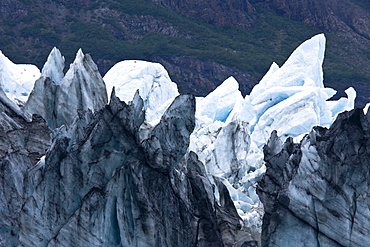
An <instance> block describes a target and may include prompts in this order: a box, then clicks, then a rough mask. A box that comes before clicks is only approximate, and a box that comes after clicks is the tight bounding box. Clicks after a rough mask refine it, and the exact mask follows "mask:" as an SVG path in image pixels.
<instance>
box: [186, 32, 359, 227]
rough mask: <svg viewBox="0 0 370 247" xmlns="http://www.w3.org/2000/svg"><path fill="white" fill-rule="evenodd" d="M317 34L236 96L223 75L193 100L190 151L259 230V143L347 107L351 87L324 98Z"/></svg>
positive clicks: (326, 122)
mask: <svg viewBox="0 0 370 247" xmlns="http://www.w3.org/2000/svg"><path fill="white" fill-rule="evenodd" d="M324 51H325V37H324V35H323V34H319V35H316V36H314V37H313V38H311V39H309V40H307V41H306V42H304V43H303V44H302V45H300V46H299V47H298V48H297V49H296V50H295V51H294V52H293V53H292V54H291V56H290V57H289V58H288V60H287V61H286V62H285V63H284V64H283V65H282V66H281V67H280V68H279V66H278V65H277V64H276V63H273V64H272V65H271V67H270V69H269V71H268V72H267V73H266V75H265V76H264V77H263V79H262V80H261V81H260V83H259V84H257V85H256V86H255V87H254V88H253V89H252V91H251V93H250V95H247V96H246V97H245V98H244V99H243V98H242V96H241V94H240V92H239V90H238V83H237V81H236V80H235V79H233V78H229V79H227V80H226V81H225V82H224V83H222V84H221V85H220V86H219V87H218V88H216V89H215V90H214V91H213V92H211V93H210V94H209V95H207V96H206V97H204V98H198V99H197V112H196V121H197V122H196V129H195V130H194V132H193V134H192V135H191V143H190V147H189V148H190V150H192V151H194V152H196V153H197V154H198V156H199V159H200V160H201V161H202V162H203V163H204V164H205V166H206V169H207V172H208V173H209V174H210V175H212V176H217V177H220V178H222V179H223V182H224V184H226V185H227V187H228V189H229V192H230V194H231V197H232V199H233V201H234V204H235V206H236V208H237V211H238V213H239V214H240V216H241V217H242V218H243V219H244V223H245V226H246V227H250V228H251V229H254V228H256V229H261V224H262V222H261V217H262V214H263V211H262V208H261V206H260V201H259V198H258V197H257V195H256V192H255V186H256V185H255V184H256V182H257V181H258V180H259V179H261V176H262V175H263V174H264V173H265V170H266V168H265V166H264V162H263V153H262V147H263V145H264V144H265V143H266V142H267V140H268V139H269V137H270V135H271V132H272V131H273V130H277V135H278V137H280V138H282V139H284V140H285V138H287V137H293V138H296V140H298V141H299V140H300V139H301V138H302V137H303V136H304V135H305V134H306V133H309V132H310V131H311V129H312V127H314V126H317V125H321V126H325V127H329V126H330V125H331V124H332V123H333V121H334V120H335V118H336V116H337V115H338V113H340V112H343V111H345V110H350V109H353V107H354V100H355V97H356V92H355V90H354V89H353V88H349V89H347V90H346V93H347V98H341V99H339V100H337V101H328V99H329V98H331V97H332V96H333V95H334V94H335V93H336V91H335V90H334V89H331V88H325V87H324V84H323V71H322V63H323V59H324Z"/></svg>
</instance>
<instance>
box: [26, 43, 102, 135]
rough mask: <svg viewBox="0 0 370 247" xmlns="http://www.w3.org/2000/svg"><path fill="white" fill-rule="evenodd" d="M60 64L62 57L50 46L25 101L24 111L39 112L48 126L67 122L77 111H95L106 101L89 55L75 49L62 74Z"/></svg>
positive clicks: (100, 78)
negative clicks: (67, 67)
mask: <svg viewBox="0 0 370 247" xmlns="http://www.w3.org/2000/svg"><path fill="white" fill-rule="evenodd" d="M63 64H64V58H63V57H62V56H61V54H60V52H59V50H57V49H56V48H54V49H53V50H52V51H51V53H50V55H49V57H48V60H47V62H46V64H45V66H44V68H43V70H42V76H41V77H40V79H38V80H37V81H36V83H35V87H34V89H33V91H32V92H31V94H30V97H29V98H28V100H27V102H26V104H25V109H26V110H27V111H29V112H30V113H32V114H39V115H41V116H42V117H43V118H44V119H45V120H46V121H47V123H48V124H49V126H50V127H51V128H56V127H60V126H62V125H63V124H68V125H69V124H71V123H72V121H73V119H74V118H75V116H76V114H77V112H78V110H87V109H90V110H91V111H93V112H95V111H98V110H100V109H101V108H103V107H104V106H105V105H106V104H107V103H108V96H107V91H106V87H105V84H104V81H103V78H102V77H101V75H100V73H99V71H98V67H97V66H96V64H95V63H94V61H93V60H92V58H91V56H90V55H88V54H87V55H85V54H83V52H82V50H81V49H80V50H78V52H77V54H76V58H75V60H74V62H73V63H72V64H71V65H70V68H69V70H68V71H67V73H66V74H65V75H64V76H63ZM61 78H62V79H61Z"/></svg>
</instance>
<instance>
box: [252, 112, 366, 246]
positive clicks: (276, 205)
mask: <svg viewBox="0 0 370 247" xmlns="http://www.w3.org/2000/svg"><path fill="white" fill-rule="evenodd" d="M369 136H370V119H369V115H364V114H363V112H362V110H361V109H355V110H352V111H350V112H345V113H341V114H340V115H339V116H338V118H337V120H336V121H335V122H334V124H333V125H332V126H331V127H330V128H329V129H327V128H323V127H315V128H314V129H313V130H312V131H311V132H310V134H309V135H306V136H305V137H304V138H303V140H302V142H300V143H299V144H294V143H293V141H292V139H287V140H286V141H285V143H284V142H282V141H281V140H280V139H279V138H277V136H276V132H273V133H272V135H271V138H270V139H269V141H268V143H267V145H266V146H265V148H264V154H265V161H266V166H267V172H266V174H265V175H264V176H263V179H262V180H261V181H260V182H259V187H258V194H259V196H260V198H261V201H262V202H263V204H264V208H265V216H264V218H263V231H262V246H266V247H268V246H297V247H299V246H331V247H334V246H335V247H337V246H368V244H369V242H370V237H369V236H370V223H369V222H370V221H369V217H370V211H369V205H370V196H369V193H368V191H369V158H370V157H369V155H370V151H369V145H370V142H369V141H370V139H369Z"/></svg>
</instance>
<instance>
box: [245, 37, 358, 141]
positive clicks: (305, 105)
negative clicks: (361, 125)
mask: <svg viewBox="0 0 370 247" xmlns="http://www.w3.org/2000/svg"><path fill="white" fill-rule="evenodd" d="M324 52H325V36H324V35H323V34H319V35H316V36H314V37H313V38H311V39H309V40H307V41H306V42H304V43H303V44H302V45H300V46H299V47H298V48H297V49H296V50H295V51H294V52H293V53H292V54H291V55H290V57H289V58H288V60H287V61H286V62H285V63H284V64H283V66H281V68H278V66H277V65H276V64H273V65H272V66H271V68H270V70H269V71H268V73H267V74H266V76H264V77H263V78H262V80H261V81H260V83H259V84H257V85H256V86H255V87H254V88H253V89H252V91H251V93H250V95H249V97H248V99H247V100H249V102H250V104H251V105H252V107H253V110H254V112H255V118H254V119H253V120H252V121H251V138H252V140H253V141H255V142H256V143H257V144H258V146H263V145H264V144H265V143H266V141H267V140H268V138H269V136H270V133H271V132H272V131H273V130H277V133H278V136H279V137H282V138H286V137H293V138H294V137H297V136H300V135H302V134H304V133H308V132H309V131H310V130H311V128H312V127H313V126H316V125H321V126H325V127H329V126H330V125H331V123H332V122H333V121H334V120H335V118H336V116H337V115H338V113H340V112H342V111H345V110H350V109H353V107H354V100H355V98H356V92H355V90H354V89H353V88H349V89H347V90H346V93H347V95H348V98H341V99H339V100H338V101H328V99H329V98H331V97H332V96H333V95H334V94H335V93H336V91H335V90H334V89H331V88H325V87H324V84H323V71H322V63H323V59H324Z"/></svg>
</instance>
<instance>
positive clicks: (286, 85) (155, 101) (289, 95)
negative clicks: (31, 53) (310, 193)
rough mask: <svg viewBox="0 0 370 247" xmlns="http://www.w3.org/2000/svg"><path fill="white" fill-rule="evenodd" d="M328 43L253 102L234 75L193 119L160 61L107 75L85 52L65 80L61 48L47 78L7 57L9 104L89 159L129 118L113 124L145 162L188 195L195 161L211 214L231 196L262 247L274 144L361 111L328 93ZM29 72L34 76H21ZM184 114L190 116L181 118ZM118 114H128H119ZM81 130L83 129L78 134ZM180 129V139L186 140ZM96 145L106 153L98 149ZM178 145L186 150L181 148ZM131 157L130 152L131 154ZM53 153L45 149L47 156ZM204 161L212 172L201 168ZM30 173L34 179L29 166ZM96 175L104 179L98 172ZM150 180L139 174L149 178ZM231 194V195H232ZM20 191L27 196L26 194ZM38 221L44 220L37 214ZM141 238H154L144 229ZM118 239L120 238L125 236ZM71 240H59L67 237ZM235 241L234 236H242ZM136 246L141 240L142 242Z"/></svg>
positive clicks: (311, 43)
mask: <svg viewBox="0 0 370 247" xmlns="http://www.w3.org/2000/svg"><path fill="white" fill-rule="evenodd" d="M325 42H326V40H325V36H324V35H323V34H319V35H316V36H314V37H312V38H311V39H309V40H307V41H305V42H304V43H302V44H301V45H300V46H299V47H297V49H296V50H295V51H294V52H293V53H292V54H291V55H290V56H289V58H288V59H287V61H286V62H285V63H284V64H283V65H282V66H279V65H277V64H276V63H272V65H271V67H270V69H269V70H268V72H267V73H266V74H265V76H264V77H263V78H262V79H261V81H260V82H259V83H258V84H257V85H256V86H255V87H254V88H253V89H252V91H251V93H250V94H249V95H246V96H244V97H243V96H242V94H241V92H240V90H239V84H238V82H237V81H236V79H235V78H234V77H232V76H231V77H229V78H227V79H226V80H225V81H224V82H223V83H222V84H221V85H220V86H218V87H217V88H216V89H215V90H214V91H213V92H211V93H209V94H208V95H207V96H205V97H196V99H194V100H195V102H196V104H195V106H194V107H195V109H194V112H193V113H189V112H186V110H185V109H184V107H182V106H181V104H183V103H184V101H182V100H179V98H178V95H179V92H178V89H177V86H176V83H174V82H172V80H171V79H170V77H169V75H168V73H167V71H166V70H165V68H164V67H163V66H162V65H160V64H158V63H151V62H146V61H140V60H124V61H121V62H118V63H117V64H115V65H114V66H113V67H112V68H111V69H110V70H109V71H108V72H107V73H106V74H105V75H104V77H101V75H100V73H99V72H98V70H97V66H96V64H95V63H94V62H93V60H92V58H91V57H90V56H89V55H88V54H87V55H85V54H83V52H82V50H79V51H78V52H77V54H76V58H75V60H74V62H73V63H72V64H71V65H70V68H69V69H68V71H67V73H66V74H64V73H63V71H64V64H65V59H64V57H63V56H62V54H61V53H60V51H59V50H58V49H57V48H53V50H52V51H51V52H50V55H49V57H48V58H47V61H46V63H45V65H44V67H43V68H42V70H41V72H40V71H39V70H38V69H37V68H36V67H35V66H33V65H15V64H13V63H12V62H11V61H10V60H9V59H7V58H6V57H5V56H4V55H3V54H2V53H0V66H1V67H0V76H1V78H2V79H1V83H2V84H1V88H0V102H1V103H2V104H4V105H5V106H6V107H8V108H10V109H11V110H12V111H13V112H15V113H16V114H17V115H18V116H22V117H23V119H24V120H25V121H26V122H31V121H32V118H31V114H38V115H41V116H42V117H43V118H44V119H45V120H46V123H47V124H48V126H49V128H50V129H52V130H53V133H54V134H53V135H54V140H53V144H52V145H53V146H51V147H50V150H54V151H55V150H57V149H58V148H59V149H60V147H59V146H58V145H64V144H63V140H65V139H70V140H69V141H70V142H71V143H73V145H76V146H77V145H82V146H86V150H82V151H83V152H87V153H89V152H90V151H89V149H90V148H93V149H95V148H97V149H99V150H100V151H101V153H104V152H103V151H102V150H103V149H104V148H102V147H103V146H104V145H105V141H104V140H102V141H99V140H97V139H94V138H95V137H94V135H97V136H100V138H103V136H104V134H103V133H104V127H105V126H106V125H107V123H108V122H109V121H108V119H109V118H111V117H112V118H116V117H118V118H119V119H121V120H119V121H118V120H117V121H115V122H114V124H115V125H116V124H119V123H120V122H122V123H121V124H123V125H124V126H122V127H123V128H126V129H129V132H130V134H129V135H132V136H133V137H130V138H131V139H130V138H128V139H127V142H128V143H129V142H132V143H135V145H136V144H138V145H139V146H140V148H139V151H138V152H142V153H143V154H144V153H145V162H144V163H145V164H146V165H148V166H149V167H150V168H153V169H154V170H156V171H158V172H159V173H163V174H167V173H168V172H170V173H171V174H170V175H169V178H168V179H172V180H171V181H170V182H171V186H172V187H173V188H175V187H176V186H183V187H184V188H185V189H186V188H187V186H188V185H187V183H189V182H187V179H188V178H187V177H186V175H185V174H188V175H189V171H187V170H186V169H187V165H186V164H187V162H190V163H192V164H193V163H194V164H196V166H197V168H194V169H196V170H197V172H199V173H200V174H201V176H200V177H202V178H201V180H202V181H203V184H204V185H207V186H206V187H207V188H206V191H207V195H206V196H207V197H208V198H211V200H210V203H211V204H212V207H215V208H218V206H216V205H222V206H225V205H224V204H225V198H228V196H229V197H230V198H231V199H232V203H233V205H234V207H235V211H236V212H237V214H238V215H239V217H240V218H241V220H242V222H241V223H240V228H241V229H242V230H243V231H244V232H246V233H248V234H250V236H249V237H248V241H249V240H253V241H257V242H258V244H260V240H259V239H260V236H261V231H262V217H263V216H264V212H265V209H264V205H263V204H262V203H261V200H260V197H259V196H258V195H257V192H256V188H257V184H258V183H259V182H260V181H261V180H262V178H263V176H264V174H265V173H266V169H267V167H266V164H265V160H266V152H265V153H264V147H265V148H266V144H268V143H270V144H269V145H268V147H267V148H268V153H269V155H277V154H278V153H280V152H281V150H282V143H283V142H284V141H285V139H287V138H288V140H290V142H289V143H290V144H289V145H293V146H294V145H296V144H297V145H298V143H299V142H301V140H307V138H308V137H307V134H308V133H310V131H311V130H312V128H313V127H314V126H322V127H326V128H329V127H330V126H331V125H332V123H333V122H334V120H335V119H336V118H337V116H338V115H339V114H340V113H342V112H344V111H349V110H352V109H353V108H354V101H355V98H356V91H355V90H354V89H353V88H351V87H350V88H348V89H347V90H346V91H345V92H346V94H347V97H346V98H345V97H343V98H340V99H339V100H330V98H331V97H332V96H333V95H334V94H335V93H336V91H335V90H334V89H331V88H326V87H325V86H324V81H323V69H322V64H323V59H324V53H325ZM22 69H23V71H22ZM24 75H27V76H25V77H22V76H24ZM36 79H37V80H36ZM35 80H36V82H35ZM32 88H33V89H32ZM107 93H108V94H107ZM5 94H6V95H5ZM109 95H110V96H109ZM175 99H177V100H175ZM183 99H185V98H183ZM109 101H110V102H109ZM121 101H122V102H121ZM185 101H186V102H187V104H190V105H193V103H189V102H188V101H191V102H192V101H193V99H191V100H190V99H189V98H188V99H187V100H185ZM22 102H25V103H22ZM108 102H109V103H108ZM17 104H20V105H21V106H18V105H17ZM23 104H24V105H23ZM114 107H116V108H117V109H115V108H114ZM113 108H114V109H115V110H112V109H113ZM185 108H186V107H185ZM102 109H104V110H102ZM178 109H182V110H181V112H178V111H179V110H178ZM367 109H368V106H367V107H366V108H365V109H364V112H365V113H366V112H367ZM86 111H87V112H86ZM192 111H193V110H192ZM112 112H115V113H117V114H118V113H119V114H120V115H119V116H115V115H114V114H113V115H112ZM102 114H103V115H104V114H105V115H104V116H103V115H102ZM125 114H126V115H127V116H132V115H137V116H140V119H136V120H135V119H130V120H127V119H126V120H127V121H126V120H122V119H125V116H124V115H125ZM181 114H183V115H184V116H185V115H186V116H188V115H192V114H193V116H191V117H194V121H193V120H191V124H190V123H187V122H186V121H188V120H187V119H183V120H181ZM34 116H35V115H34ZM93 119H95V120H93ZM96 119H99V121H98V120H96ZM19 121H20V120H19ZM37 121H39V120H37ZM90 122H94V126H95V127H93V128H94V129H90V128H92V127H91V126H89V124H88V123H90ZM193 122H194V123H193ZM80 123H81V124H82V126H83V127H81V126H80V127H78V124H80ZM169 123H170V125H168V124H169ZM22 124H23V122H22ZM192 124H194V126H192ZM108 125H109V124H108ZM184 126H192V127H191V128H190V127H186V128H185V127H184ZM44 127H45V126H43V128H44ZM85 128H86V129H85ZM109 128H118V127H117V126H109ZM177 129H178V130H179V131H180V132H181V133H177V131H176V130H177ZM190 129H191V131H190ZM109 131H110V130H109ZM109 131H108V132H107V133H108V134H109V133H110V132H109ZM125 131H126V130H125ZM125 131H123V132H125ZM85 132H86V133H91V137H90V136H89V137H86V136H84V133H85ZM271 133H273V135H272V136H271ZM120 134H122V133H120ZM74 135H81V140H82V139H83V140H85V139H89V140H88V143H79V142H78V141H76V140H74V139H73V138H74V137H73V136H74ZM89 135H90V134H89ZM109 135H111V133H110V134H109ZM124 135H126V134H124ZM311 135H312V134H311ZM90 138H91V140H90ZM112 138H113V137H112ZM125 138H127V136H125ZM184 138H185V139H184ZM187 138H189V140H187ZM271 138H272V139H271ZM305 138H306V139H305ZM103 139H104V138H103ZM116 139H117V138H116V137H114V138H113V140H116ZM173 139H174V140H177V141H175V142H174V140H173ZM133 140H134V141H133ZM269 140H270V141H269ZM271 140H273V141H271ZM106 141H107V143H110V142H111V144H109V145H110V146H109V149H110V150H111V151H112V150H113V151H112V155H123V156H122V157H126V156H125V155H126V154H121V153H120V151H119V150H115V148H114V147H113V146H112V145H113V143H114V141H112V140H111V139H109V140H106ZM117 141H118V139H117ZM90 142H91V143H90ZM118 142H119V141H118ZM94 143H99V145H101V146H102V147H100V146H99V147H95V146H94V145H93V144H94ZM178 143H185V144H183V145H182V146H181V147H178V146H177V145H179V144H178ZM274 143H275V144H276V143H277V144H276V145H275V144H274ZM90 144H91V147H90V146H89V145H90ZM68 145H70V146H66V147H64V146H63V147H62V148H61V149H63V150H66V151H63V152H67V153H68V152H69V151H68V150H70V149H71V148H73V147H72V146H71V145H72V144H68ZM122 145H123V144H122ZM124 145H126V144H124ZM127 145H128V144H127ZM125 147H126V146H125ZM100 148H102V149H100ZM127 150H131V147H130V148H128V149H127ZM135 150H136V149H135ZM172 150H173V151H172ZM179 150H181V152H180V151H179ZM45 152H46V150H41V151H39V153H42V154H45ZM83 152H82V153H83ZM135 152H136V151H135ZM177 152H180V153H181V155H178V154H177ZM55 155H57V154H55ZM68 155H69V158H68V159H71V160H73V159H74V158H75V157H74V156H73V154H68ZM127 155H128V154H127ZM103 156H104V155H103ZM103 156H102V157H100V156H99V157H95V156H94V157H95V158H94V159H95V160H93V162H101V163H102V164H103V163H104V162H103V160H104V157H103ZM127 157H128V156H127ZM143 157H144V156H143ZM51 158H52V157H49V158H48V156H46V159H45V157H44V158H40V159H41V162H40V163H39V164H38V165H35V166H34V168H33V169H31V170H30V171H33V170H34V171H38V172H43V169H44V166H45V160H46V163H48V162H49V163H50V162H51V163H52V162H54V161H49V159H51ZM79 159H80V160H78V162H81V160H84V159H85V158H84V157H83V155H81V157H79ZM138 159H139V160H140V159H141V158H138ZM123 160H124V159H123ZM141 161H142V160H141ZM141 161H140V162H141ZM86 162H87V161H86ZM89 162H90V161H89ZM89 162H87V163H88V164H90V163H89ZM125 162H126V161H125ZM199 162H201V163H199ZM87 163H86V164H87ZM181 164H182V165H183V167H181ZM199 164H202V166H203V167H201V168H199V167H198V166H199ZM94 166H95V165H94ZM118 168H119V166H117V168H115V169H118ZM27 169H29V167H28V168H27ZM78 169H79V168H78ZM99 169H100V168H99ZM140 169H142V168H140ZM22 172H23V173H26V168H25V170H24V171H22ZM64 172H69V171H64ZM82 172H83V173H84V172H86V171H85V170H84V171H82ZM104 172H107V171H104ZM172 173H173V174H175V175H173V174H172ZM107 174H111V175H109V176H116V175H115V174H118V175H119V174H120V172H119V171H118V170H117V171H114V172H113V171H108V172H107ZM112 174H113V175H112ZM203 174H204V177H203ZM139 175H140V174H139ZM31 176H33V175H32V174H31ZM92 176H100V175H99V172H97V173H96V174H92ZM135 176H136V175H135ZM148 176H149V175H148ZM197 176H198V175H197ZM86 178H87V179H88V177H86ZM38 179H39V178H38ZM94 179H95V178H94ZM105 179H107V178H105ZM120 179H121V178H119V179H118V180H120ZM142 179H143V178H141V177H139V180H140V181H141V180H142ZM173 179H175V180H173ZM197 179H198V178H197ZM120 181H121V180H120ZM166 181H167V180H166ZM67 182H68V181H67ZM126 182H127V181H125V183H126ZM193 182H194V181H192V183H193ZM14 183H15V184H16V182H14ZM68 183H69V182H68ZM112 183H113V182H112ZM196 183H198V182H196ZM220 184H221V185H220ZM17 186H18V185H17ZM22 186H23V185H22ZM112 186H113V187H114V186H115V185H112ZM202 186H203V185H202ZM184 188H182V187H181V188H177V189H176V188H175V189H174V190H175V194H176V193H180V194H179V195H175V196H177V197H180V198H187V195H186V194H185V193H190V192H187V191H186V190H185V189H184ZM224 188H227V195H226V194H225V193H226V192H225V191H224ZM115 190H116V189H115ZM82 192H83V193H85V191H82ZM82 192H81V193H82ZM35 193H36V194H37V193H40V194H38V195H37V196H38V197H42V193H41V192H39V191H38V192H35ZM66 193H69V192H66ZM114 193H116V192H114ZM18 194H19V195H20V196H21V193H20V192H19V193H18ZM211 194H212V195H211ZM146 196H148V195H146ZM162 199H163V198H162ZM30 201H31V200H29V201H28V202H27V203H28V207H30V208H34V207H36V206H33V205H32V203H33V202H32V203H31V202H30ZM112 203H113V204H116V203H115V202H112ZM118 204H119V203H118ZM63 205H64V204H63ZM74 205H75V204H74ZM63 207H69V206H68V205H64V206H63ZM127 207H129V205H128V206H127ZM36 208H37V207H36ZM84 210H86V209H84ZM115 210H118V209H115ZM119 210H121V209H119ZM100 213H101V212H100ZM116 213H117V212H116ZM26 215H27V213H26ZM226 215H229V213H228V214H226ZM27 217H31V218H32V217H34V216H31V215H28V216H27ZM33 220H35V221H37V220H39V219H38V218H37V217H36V218H35V219H33ZM235 222H238V219H237V218H233V223H232V224H233V226H235V225H236V224H239V223H235ZM85 223H86V222H85ZM58 224H59V223H58ZM73 224H75V223H74V222H73ZM76 224H77V223H76ZM86 224H87V223H86ZM230 224H231V223H230ZM128 228H130V227H129V226H128ZM120 229H122V227H121V228H120ZM48 230H50V229H48ZM54 230H55V229H54ZM54 230H53V231H54ZM142 231H143V232H145V229H142ZM222 231H223V230H222ZM236 232H237V231H236ZM23 234H24V235H22V238H24V239H23V240H24V241H26V242H27V241H31V240H29V239H27V236H26V235H27V234H28V233H26V234H25V233H23ZM63 234H66V235H65V236H68V234H69V233H67V232H66V230H64V232H63ZM99 234H101V233H99ZM143 234H144V233H143ZM233 234H234V233H233ZM238 234H239V233H238ZM72 235H73V234H72ZM113 235H114V234H113ZM113 235H112V236H111V237H112V238H115V237H117V236H113ZM226 235H227V234H226ZM65 236H64V235H63V236H62V235H60V237H61V238H64V237H65ZM99 236H100V235H99ZM231 239H235V236H234V235H233V236H232V237H231ZM23 240H22V241H23ZM84 241H85V240H84ZM99 241H100V240H99ZM102 241H103V240H102ZM109 241H111V240H109ZM112 241H113V240H112ZM130 241H131V240H130ZM132 241H133V242H132V243H134V242H135V241H136V240H132ZM137 241H139V240H137ZM145 241H146V240H145ZM147 241H148V242H151V241H152V240H147ZM113 242H114V241H113ZM139 242H140V241H139ZM135 243H138V242H135ZM224 243H225V242H224ZM53 244H56V243H54V242H53Z"/></svg>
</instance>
